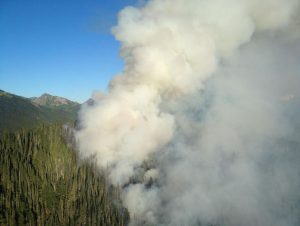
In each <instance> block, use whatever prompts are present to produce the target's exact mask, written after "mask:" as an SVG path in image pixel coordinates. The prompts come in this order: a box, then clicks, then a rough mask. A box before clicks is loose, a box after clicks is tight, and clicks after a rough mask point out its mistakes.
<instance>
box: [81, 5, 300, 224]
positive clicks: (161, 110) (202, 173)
mask: <svg viewBox="0 0 300 226" xmlns="http://www.w3.org/2000/svg"><path fill="white" fill-rule="evenodd" d="M298 6H299V1H298V0H263V1H262V0H259V1H258V0H226V1H225V0H210V1H204V0H189V1H185V0H151V1H148V2H146V3H145V4H143V6H141V7H140V8H135V7H127V8H125V9H124V10H122V11H121V12H120V14H119V20H118V25H117V26H116V27H114V28H113V29H112V32H113V34H114V36H115V37H116V39H117V40H119V41H120V42H121V44H122V46H121V51H120V54H121V56H122V57H123V59H124V62H125V67H124V69H123V71H122V72H121V73H120V74H119V75H117V76H116V77H115V78H114V79H113V80H112V81H111V82H110V87H109V91H108V92H107V93H104V94H101V93H95V95H94V97H93V99H94V103H93V105H85V106H83V107H82V109H81V112H80V118H79V119H80V128H81V129H80V130H79V131H78V132H77V134H76V137H77V141H78V148H79V151H80V154H81V156H82V158H88V157H90V156H94V159H95V160H96V161H97V164H98V165H99V168H104V169H105V170H106V171H107V174H108V178H109V180H110V182H111V183H112V184H113V185H117V186H120V187H121V188H122V198H123V201H124V204H125V207H126V208H127V209H128V210H129V213H130V217H131V222H130V225H133V226H135V225H161V226H177V225H178V226H179V225H180V226H182V225H187V226H194V225H220V226H221V225H222V226H253V225H258V226H296V225H299V224H300V193H299V190H300V176H299V175H300V167H299V162H300V144H299V141H300V139H299V138H300V137H299V136H300V132H299V131H300V119H299V118H298V117H297V113H300V111H299V100H297V98H298V96H299V95H300V91H299V90H298V87H299V84H300V77H299V71H300V66H299V64H298V62H297V59H299V57H300V48H299V46H300V35H299V10H298ZM291 93H292V95H293V98H289V101H282V98H283V97H287V96H288V97H290V95H291ZM285 99H287V98H285ZM297 101H298V102H297Z"/></svg>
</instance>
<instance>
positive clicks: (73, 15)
mask: <svg viewBox="0 0 300 226" xmlns="http://www.w3.org/2000/svg"><path fill="white" fill-rule="evenodd" d="M137 4H141V1H138V0H76V1H73V0H28V1H24V0H1V1H0V33H1V35H0V89H2V90H5V91H8V92H12V93H15V94H18V95H22V96H26V97H31V96H39V95H41V94H42V93H44V92H48V93H50V94H53V95H58V96H64V97H67V98H69V99H72V100H77V101H80V102H81V101H85V100H86V99H88V98H89V97H90V94H91V92H92V91H93V90H95V89H98V90H105V88H106V86H107V82H108V80H109V79H110V78H111V77H112V76H113V75H115V74H116V73H118V72H120V71H121V69H122V61H121V59H120V58H119V57H118V51H119V43H118V42H116V41H115V40H114V38H113V36H112V35H111V34H110V27H111V26H112V25H114V24H116V21H117V13H118V11H119V10H121V9H122V8H123V7H125V6H126V5H137Z"/></svg>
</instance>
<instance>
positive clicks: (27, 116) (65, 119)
mask: <svg viewBox="0 0 300 226" xmlns="http://www.w3.org/2000/svg"><path fill="white" fill-rule="evenodd" d="M80 106H81V105H80V104H79V103H77V102H74V101H71V100H68V99H66V98H63V97H57V96H52V95H50V94H47V95H44V96H43V95H41V96H40V97H35V98H26V97H22V96H18V95H15V94H12V93H9V92H6V91H3V90H0V119H1V120H0V132H2V131H4V130H7V131H15V130H17V129H20V128H33V127H36V126H37V125H40V124H42V123H55V122H58V123H74V121H75V120H76V118H77V112H78V111H79V109H80Z"/></svg>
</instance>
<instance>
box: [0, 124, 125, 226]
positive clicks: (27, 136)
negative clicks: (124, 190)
mask: <svg viewBox="0 0 300 226" xmlns="http://www.w3.org/2000/svg"><path fill="white" fill-rule="evenodd" d="M69 133H70V129H68V128H67V127H63V126H62V125H58V124H57V125H43V126H40V127H38V128H36V129H30V130H29V129H23V130H20V131H18V132H14V133H4V134H2V135H1V138H0V225H1V226H4V225H5V226H6V225H43V226H44V225H109V226H115V225H116V226H123V225H126V224H127V222H128V219H129V216H128V212H127V210H126V209H125V208H124V207H122V203H121V201H120V198H119V190H118V189H117V188H114V187H112V186H109V185H107V183H106V179H105V176H104V173H101V172H100V171H99V169H96V166H95V165H94V164H93V163H91V162H90V161H87V160H86V161H81V160H79V158H78V156H77V153H76V151H75V150H74V148H73V147H72V145H71V144H70V141H71V140H72V139H70V136H69V135H68V134H69ZM67 140H69V142H67Z"/></svg>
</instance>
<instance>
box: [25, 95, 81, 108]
mask: <svg viewBox="0 0 300 226" xmlns="http://www.w3.org/2000/svg"><path fill="white" fill-rule="evenodd" d="M30 99H31V100H32V102H33V103H35V104H38V105H41V106H47V107H60V106H77V105H78V103H77V102H73V101H70V100H68V99H66V98H63V97H58V96H52V95H50V94H48V93H44V94H43V95H42V96H40V97H32V98H30Z"/></svg>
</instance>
